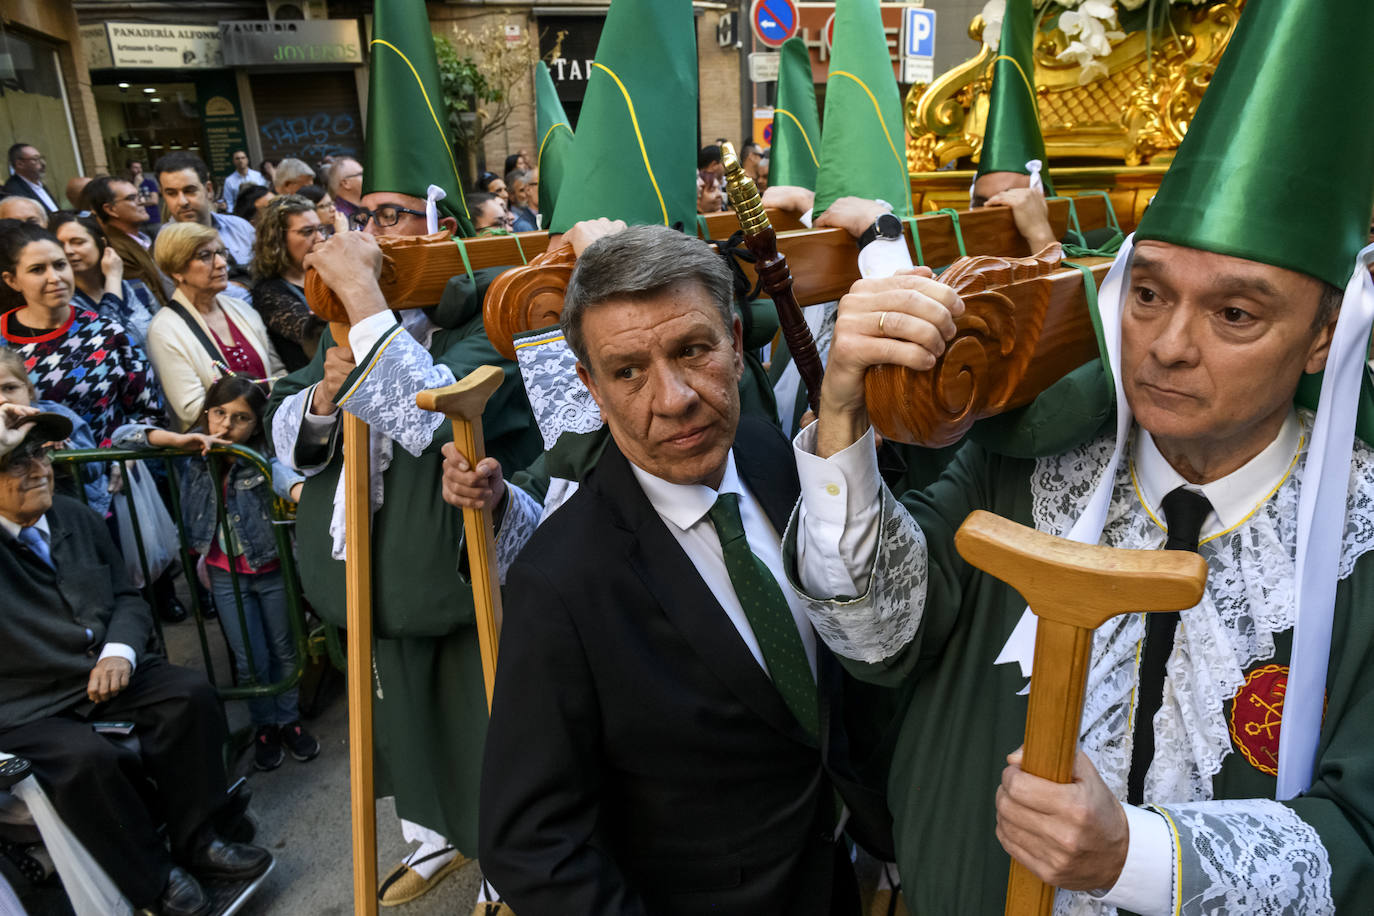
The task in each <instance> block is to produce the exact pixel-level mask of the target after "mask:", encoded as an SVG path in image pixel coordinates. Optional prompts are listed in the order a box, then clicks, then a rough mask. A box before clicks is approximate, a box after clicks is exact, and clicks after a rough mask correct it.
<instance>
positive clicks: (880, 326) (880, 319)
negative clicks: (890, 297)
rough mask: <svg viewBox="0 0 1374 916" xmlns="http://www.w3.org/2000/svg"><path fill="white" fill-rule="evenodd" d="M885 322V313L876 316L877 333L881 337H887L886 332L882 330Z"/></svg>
mask: <svg viewBox="0 0 1374 916" xmlns="http://www.w3.org/2000/svg"><path fill="white" fill-rule="evenodd" d="M886 322H887V312H883V313H882V314H881V315H879V316H878V333H879V334H880V335H882V336H883V337H886V336H887V331H886V330H885V329H884V328H883V325H884V324H885V323H886Z"/></svg>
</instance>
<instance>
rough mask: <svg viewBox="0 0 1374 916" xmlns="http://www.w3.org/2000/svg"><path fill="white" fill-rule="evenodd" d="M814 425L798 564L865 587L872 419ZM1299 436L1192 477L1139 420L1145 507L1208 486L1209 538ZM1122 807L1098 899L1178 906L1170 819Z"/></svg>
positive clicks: (872, 528)
mask: <svg viewBox="0 0 1374 916" xmlns="http://www.w3.org/2000/svg"><path fill="white" fill-rule="evenodd" d="M874 244H877V243H876V242H875V243H874ZM869 247H870V248H871V247H873V246H872V245H870V246H869ZM865 250H867V249H865ZM816 432H817V424H815V423H813V424H811V425H810V426H808V427H807V428H806V429H804V430H802V431H801V432H800V433H798V434H797V436H796V438H795V439H794V440H793V443H792V444H793V452H794V454H795V457H796V461H797V472H798V475H799V477H800V480H801V510H800V512H799V515H798V522H797V528H798V534H797V574H798V576H799V578H800V579H801V582H802V585H803V586H804V587H805V588H806V589H807V591H808V592H810V593H811V594H813V595H836V596H857V595H861V594H863V593H864V592H866V591H867V590H868V580H869V577H870V575H871V573H872V569H873V562H874V559H875V556H876V554H877V549H878V522H879V507H880V505H881V503H880V501H879V492H880V491H879V487H881V486H882V478H881V477H880V476H879V474H878V459H877V452H876V450H875V448H874V438H873V435H874V434H873V429H872V428H871V427H870V428H869V430H868V432H866V433H865V434H864V435H863V436H862V437H861V438H860V439H859V441H857V442H855V443H853V444H852V445H850V446H849V447H848V448H846V449H844V450H842V451H839V452H836V453H835V454H834V455H832V456H830V457H829V458H820V457H818V456H817V455H816V454H815V451H816ZM1301 446H1302V424H1301V422H1300V421H1299V420H1298V415H1297V413H1296V412H1290V413H1289V415H1288V417H1287V418H1286V419H1285V420H1284V423H1283V426H1282V427H1280V429H1279V433H1278V435H1277V436H1276V437H1275V438H1274V441H1273V442H1271V443H1270V444H1269V445H1268V446H1266V447H1265V448H1264V449H1263V450H1262V451H1261V452H1260V453H1259V454H1258V455H1256V456H1255V457H1254V458H1251V459H1250V460H1249V461H1248V462H1246V463H1245V464H1244V465H1242V466H1241V467H1240V468H1238V469H1236V470H1235V471H1233V472H1231V473H1230V474H1227V475H1226V476H1225V477H1222V478H1220V479H1218V480H1214V481H1212V482H1211V483H1207V484H1200V485H1194V484H1189V483H1188V482H1187V481H1185V480H1184V479H1183V477H1182V476H1181V475H1180V474H1179V473H1178V472H1177V471H1176V470H1174V469H1173V467H1172V466H1171V465H1170V464H1169V462H1168V461H1166V460H1165V458H1164V456H1163V455H1162V454H1160V452H1159V448H1158V447H1157V446H1156V445H1155V442H1154V440H1153V438H1151V436H1150V434H1149V433H1148V432H1146V431H1145V430H1144V429H1141V428H1140V427H1139V426H1137V427H1136V439H1135V447H1134V450H1133V452H1132V462H1131V472H1132V475H1133V477H1134V480H1135V483H1136V485H1137V493H1138V494H1139V496H1140V499H1141V501H1142V506H1143V508H1144V509H1145V511H1147V512H1148V513H1149V514H1150V516H1151V517H1152V518H1153V519H1154V520H1155V522H1156V523H1157V524H1158V525H1159V526H1160V528H1161V529H1164V528H1165V527H1166V526H1165V524H1164V515H1163V511H1162V510H1161V509H1160V502H1161V500H1162V499H1163V498H1164V496H1165V495H1167V494H1168V493H1170V492H1172V491H1173V490H1174V489H1176V488H1177V487H1180V486H1187V487H1188V488H1189V489H1191V490H1195V491H1197V492H1199V493H1202V494H1203V495H1204V496H1206V497H1207V499H1208V501H1209V502H1211V504H1212V512H1210V513H1209V514H1208V516H1207V518H1206V519H1205V520H1204V521H1203V526H1202V541H1203V542H1206V541H1207V540H1209V539H1210V538H1213V537H1216V536H1218V535H1220V534H1223V533H1225V532H1226V531H1229V530H1230V529H1232V528H1234V527H1236V526H1237V525H1240V524H1241V523H1243V522H1244V521H1245V520H1246V519H1248V518H1249V517H1250V515H1251V514H1253V513H1254V511H1255V510H1256V509H1257V508H1259V506H1260V505H1262V504H1263V503H1264V502H1265V501H1267V500H1268V499H1269V497H1270V496H1272V495H1273V493H1274V491H1275V490H1276V489H1277V488H1278V486H1279V484H1280V483H1282V482H1283V480H1284V479H1285V478H1286V477H1287V476H1288V474H1289V473H1290V472H1291V471H1292V469H1293V467H1294V465H1295V464H1296V462H1297V457H1298V452H1299V450H1300V448H1301ZM836 545H838V550H837V549H836ZM1122 807H1123V808H1124V809H1125V812H1126V820H1127V823H1128V827H1129V836H1130V840H1129V845H1128V847H1127V853H1126V864H1125V866H1124V867H1123V868H1122V870H1121V874H1120V875H1119V876H1118V878H1117V881H1116V884H1115V885H1113V886H1112V888H1111V889H1110V890H1108V891H1106V892H1105V893H1104V894H1102V895H1101V896H1099V899H1100V900H1101V901H1102V902H1103V903H1104V904H1107V905H1109V906H1115V907H1119V908H1123V909H1127V910H1131V911H1132V912H1136V913H1140V914H1142V916H1153V914H1165V916H1167V914H1172V913H1173V901H1172V900H1171V897H1170V894H1171V891H1172V876H1173V865H1174V847H1173V842H1174V841H1173V836H1172V833H1171V832H1170V828H1169V825H1168V823H1167V822H1166V821H1165V819H1164V818H1162V817H1160V816H1159V815H1157V814H1155V813H1154V812H1153V811H1150V810H1148V809H1147V808H1142V807H1136V806H1133V805H1125V804H1123V805H1122ZM1095 896H1096V895H1095Z"/></svg>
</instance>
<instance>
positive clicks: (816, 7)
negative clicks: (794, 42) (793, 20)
mask: <svg viewBox="0 0 1374 916" xmlns="http://www.w3.org/2000/svg"><path fill="white" fill-rule="evenodd" d="M919 5H920V4H911V3H906V4H902V3H883V4H881V5H880V6H879V10H880V11H881V13H882V17H883V31H884V32H886V33H887V47H888V55H889V56H890V57H891V58H892V68H893V73H894V74H895V75H896V77H897V81H898V82H899V83H900V82H905V80H904V79H903V78H904V77H905V76H906V75H907V74H906V73H904V72H903V70H902V58H903V55H902V53H901V52H902V50H903V49H902V47H901V38H902V22H903V19H904V18H905V16H906V15H907V12H906V11H907V9H908V8H910V7H913V6H919ZM797 10H798V13H799V17H798V18H799V21H800V26H801V28H800V30H799V32H798V34H799V35H801V38H802V41H804V42H806V48H807V50H808V51H809V52H810V54H811V77H812V79H813V80H814V81H815V82H817V83H824V82H825V80H826V77H827V76H829V74H830V40H831V38H832V37H833V31H832V30H833V26H834V17H835V4H834V3H806V2H802V3H798V4H797Z"/></svg>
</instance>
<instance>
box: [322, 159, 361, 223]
mask: <svg viewBox="0 0 1374 916" xmlns="http://www.w3.org/2000/svg"><path fill="white" fill-rule="evenodd" d="M328 184H329V196H330V197H332V198H334V209H335V210H338V211H339V212H340V213H342V214H343V215H344V216H345V217H348V218H349V219H352V217H353V212H354V211H355V210H357V209H358V208H359V207H361V206H362V205H363V167H362V164H361V163H360V162H358V160H357V159H350V158H348V157H347V156H342V157H340V158H338V159H335V160H334V161H333V163H331V164H330V166H329V179H328Z"/></svg>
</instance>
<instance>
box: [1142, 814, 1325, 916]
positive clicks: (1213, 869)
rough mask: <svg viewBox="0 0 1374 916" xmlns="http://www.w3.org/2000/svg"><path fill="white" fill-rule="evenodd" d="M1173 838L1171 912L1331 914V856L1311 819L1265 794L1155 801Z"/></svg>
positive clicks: (1282, 915) (1274, 915)
mask: <svg viewBox="0 0 1374 916" xmlns="http://www.w3.org/2000/svg"><path fill="white" fill-rule="evenodd" d="M1155 810H1156V811H1158V812H1160V813H1161V814H1163V815H1164V816H1165V817H1166V818H1168V820H1169V823H1170V825H1171V826H1172V828H1173V832H1174V834H1175V835H1176V836H1177V838H1178V841H1177V842H1178V859H1177V860H1176V865H1177V866H1178V876H1177V877H1176V879H1175V881H1176V883H1175V899H1174V911H1175V912H1178V913H1180V914H1181V916H1193V914H1196V916H1203V914H1208V913H1264V914H1266V916H1330V914H1334V913H1335V912H1336V905H1335V903H1334V902H1333V901H1332V899H1331V859H1330V857H1329V856H1328V855H1327V852H1326V847H1325V846H1324V845H1323V844H1322V841H1321V837H1320V836H1318V835H1317V831H1316V829H1315V828H1313V827H1312V825H1311V824H1309V823H1307V822H1306V821H1304V820H1303V819H1302V818H1300V817H1298V815H1297V813H1296V812H1295V811H1294V810H1293V809H1292V808H1290V807H1288V806H1287V805H1283V804H1280V803H1279V802H1276V801H1270V800H1268V799H1244V800H1239V801H1210V802H1196V803H1193V804H1179V805H1157V806H1155Z"/></svg>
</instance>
